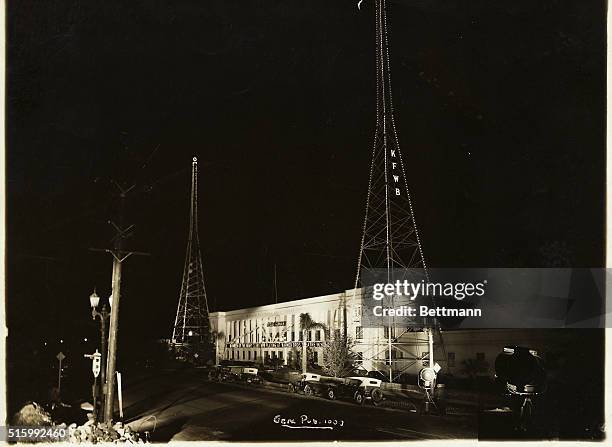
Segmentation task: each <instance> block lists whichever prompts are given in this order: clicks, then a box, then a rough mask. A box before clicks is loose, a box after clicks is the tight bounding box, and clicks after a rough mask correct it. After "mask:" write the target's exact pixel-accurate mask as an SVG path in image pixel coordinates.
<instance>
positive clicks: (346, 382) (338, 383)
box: [311, 377, 366, 405]
mask: <svg viewBox="0 0 612 447" xmlns="http://www.w3.org/2000/svg"><path fill="white" fill-rule="evenodd" d="M311 386H312V388H313V394H315V395H320V396H324V397H327V398H328V399H330V400H334V399H351V400H353V401H354V402H355V403H356V404H358V405H362V404H363V403H364V402H365V399H366V397H365V388H363V387H362V386H361V380H358V379H351V378H348V377H347V378H342V379H330V380H325V381H319V382H315V383H313V384H312V385H311Z"/></svg>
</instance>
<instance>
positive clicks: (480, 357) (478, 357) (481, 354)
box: [476, 352, 485, 362]
mask: <svg viewBox="0 0 612 447" xmlns="http://www.w3.org/2000/svg"><path fill="white" fill-rule="evenodd" d="M484 359H485V355H484V352H477V353H476V360H478V361H479V362H484Z"/></svg>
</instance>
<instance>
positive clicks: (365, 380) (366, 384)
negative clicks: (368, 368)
mask: <svg viewBox="0 0 612 447" xmlns="http://www.w3.org/2000/svg"><path fill="white" fill-rule="evenodd" d="M349 379H354V380H359V381H360V382H361V385H360V387H361V388H362V389H363V391H364V397H365V399H366V400H370V401H371V402H372V404H374V405H378V404H379V403H381V402H382V400H383V398H384V396H383V392H382V388H381V384H382V381H381V380H380V379H372V378H370V377H363V376H355V377H349Z"/></svg>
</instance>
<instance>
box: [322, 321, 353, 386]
mask: <svg viewBox="0 0 612 447" xmlns="http://www.w3.org/2000/svg"><path fill="white" fill-rule="evenodd" d="M353 346H355V342H354V341H353V340H352V339H351V338H350V337H348V336H347V335H345V334H342V333H340V331H337V332H335V333H334V334H333V335H332V334H326V340H325V343H324V345H323V371H325V373H326V374H329V375H331V376H334V377H342V376H344V375H346V374H348V373H350V372H351V371H352V370H353V369H354V367H355V362H356V361H357V354H355V352H353V350H352V348H353Z"/></svg>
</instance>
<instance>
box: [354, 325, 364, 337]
mask: <svg viewBox="0 0 612 447" xmlns="http://www.w3.org/2000/svg"><path fill="white" fill-rule="evenodd" d="M355 338H357V339H359V340H361V339H362V338H363V328H362V327H361V326H357V327H356V328H355Z"/></svg>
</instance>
